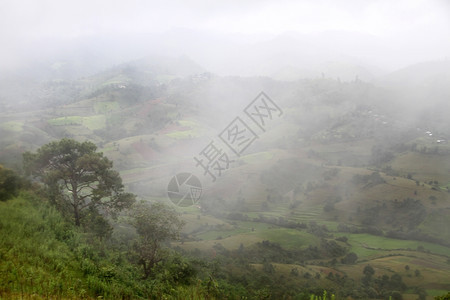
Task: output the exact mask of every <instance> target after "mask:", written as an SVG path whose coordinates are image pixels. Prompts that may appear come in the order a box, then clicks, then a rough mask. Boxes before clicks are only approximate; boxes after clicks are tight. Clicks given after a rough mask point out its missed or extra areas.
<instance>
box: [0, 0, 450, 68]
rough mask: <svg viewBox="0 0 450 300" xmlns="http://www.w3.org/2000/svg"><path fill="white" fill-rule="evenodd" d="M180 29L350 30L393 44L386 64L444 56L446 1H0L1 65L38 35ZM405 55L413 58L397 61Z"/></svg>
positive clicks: (260, 33) (26, 51) (269, 33)
mask: <svg viewBox="0 0 450 300" xmlns="http://www.w3.org/2000/svg"><path fill="white" fill-rule="evenodd" d="M179 28H184V29H190V30H194V32H195V30H200V31H202V32H203V33H208V34H213V35H214V34H215V33H217V34H218V36H222V37H223V34H236V33H237V34H253V36H252V39H249V36H246V37H245V38H246V39H248V40H255V38H256V39H258V38H264V39H266V38H268V37H269V38H270V37H273V36H275V35H277V34H281V33H284V32H298V33H302V34H309V33H318V32H322V31H330V30H338V31H351V32H360V33H363V34H370V35H373V36H376V37H378V38H381V39H382V40H383V41H385V42H383V43H384V44H386V45H387V46H388V47H392V48H393V49H396V52H395V53H397V54H396V55H395V57H392V58H391V59H390V60H386V61H387V63H388V64H392V62H393V61H399V62H400V63H399V64H398V65H407V64H409V63H412V62H415V61H420V60H429V59H433V60H434V59H442V58H447V59H448V58H449V57H450V0H314V1H306V0H298V1H295V0H216V1H206V0H188V1H183V0H166V1H152V0H150V1H144V0H121V1H117V0H109V1H107V0H76V1H74V0H0V40H1V41H2V46H1V47H0V66H4V67H6V66H8V65H9V66H14V65H15V64H16V63H17V64H18V63H20V62H21V61H22V60H21V57H26V56H29V55H33V53H34V54H36V53H39V50H40V49H35V46H30V45H40V44H41V45H42V43H40V41H43V40H54V41H56V40H64V39H67V40H72V39H74V38H83V37H95V38H97V37H99V36H100V37H101V36H102V35H105V36H109V37H111V36H114V34H119V35H121V36H124V35H133V34H145V33H164V32H167V31H170V30H171V29H179ZM36 42H37V43H36ZM350 42H351V41H350ZM44 43H45V42H44ZM175 47H176V48H180V45H178V44H177V45H175ZM47 48H52V46H51V44H48V45H47ZM398 53H400V54H398ZM405 54H407V55H409V56H411V58H403V60H402V57H403V56H405ZM36 55H37V56H38V55H39V54H36ZM36 55H35V56H36ZM380 56H381V58H380V59H379V60H382V59H383V56H384V54H380ZM405 57H406V56H405ZM374 60H375V59H374ZM385 64H386V63H385Z"/></svg>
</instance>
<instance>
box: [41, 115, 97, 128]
mask: <svg viewBox="0 0 450 300" xmlns="http://www.w3.org/2000/svg"><path fill="white" fill-rule="evenodd" d="M48 123H49V124H50V125H53V126H69V125H83V126H85V127H87V128H88V129H90V130H96V129H102V128H104V127H105V126H106V117H105V116H104V115H95V116H90V117H81V116H67V117H60V118H54V119H50V120H48Z"/></svg>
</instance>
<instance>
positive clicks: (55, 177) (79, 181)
mask: <svg viewBox="0 0 450 300" xmlns="http://www.w3.org/2000/svg"><path fill="white" fill-rule="evenodd" d="M96 150H97V147H96V146H95V144H93V143H92V142H89V141H85V142H82V143H80V142H77V141H75V140H72V139H62V140H59V141H54V142H51V143H49V144H46V145H44V146H42V147H41V148H39V149H38V150H37V152H36V153H31V152H25V153H24V154H23V157H24V167H25V170H26V172H27V173H28V174H31V175H33V176H35V177H36V178H38V179H40V180H41V181H42V182H43V183H45V184H46V185H47V186H48V187H49V188H50V190H52V191H53V192H55V191H56V192H57V194H58V196H60V199H61V201H63V202H65V203H64V204H69V205H68V207H69V209H70V211H71V212H72V214H73V218H74V222H75V224H76V225H77V226H80V224H81V221H82V217H83V213H84V212H85V211H87V209H88V208H90V209H94V210H98V209H103V211H104V212H106V213H110V214H112V215H115V214H116V213H117V212H118V211H120V210H122V209H124V208H128V207H130V206H131V204H132V203H133V202H134V200H135V196H134V195H133V194H131V193H126V192H124V186H123V184H122V179H121V178H120V175H119V173H118V172H117V171H115V170H113V169H112V167H113V163H112V161H110V160H109V159H108V158H106V157H104V156H103V153H100V152H96Z"/></svg>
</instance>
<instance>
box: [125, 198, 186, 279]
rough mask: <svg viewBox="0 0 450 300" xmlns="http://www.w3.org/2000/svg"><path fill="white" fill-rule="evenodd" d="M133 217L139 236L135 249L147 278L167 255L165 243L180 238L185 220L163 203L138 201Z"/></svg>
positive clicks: (133, 223)
mask: <svg viewBox="0 0 450 300" xmlns="http://www.w3.org/2000/svg"><path fill="white" fill-rule="evenodd" d="M132 217H133V221H132V225H133V227H134V228H135V229H136V232H137V234H138V236H139V240H138V241H137V242H136V243H135V245H134V249H135V253H136V255H137V259H138V263H139V264H140V265H142V267H143V271H144V277H145V278H147V277H148V276H149V275H150V274H151V272H152V269H153V267H154V266H155V264H156V263H158V262H160V261H161V260H163V259H164V257H165V256H166V253H165V251H164V248H163V244H164V243H165V242H167V241H169V240H173V239H177V238H178V236H179V233H180V230H181V227H182V226H183V225H184V222H183V221H181V220H180V219H179V217H178V214H177V212H176V211H174V210H173V209H171V208H169V207H168V206H166V205H164V204H161V203H153V204H148V203H146V202H141V203H138V204H136V205H135V207H134V209H133V212H132Z"/></svg>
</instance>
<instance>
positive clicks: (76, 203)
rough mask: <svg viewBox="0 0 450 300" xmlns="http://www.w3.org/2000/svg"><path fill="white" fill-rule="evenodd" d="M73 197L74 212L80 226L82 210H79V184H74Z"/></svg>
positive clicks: (76, 223) (76, 221)
mask: <svg viewBox="0 0 450 300" xmlns="http://www.w3.org/2000/svg"><path fill="white" fill-rule="evenodd" d="M72 198H73V214H74V217H75V225H76V226H78V227H79V226H80V225H81V224H80V211H79V207H78V206H79V200H78V194H77V186H76V185H75V184H72Z"/></svg>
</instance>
